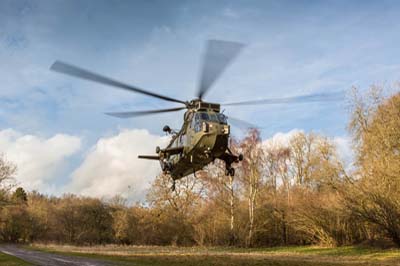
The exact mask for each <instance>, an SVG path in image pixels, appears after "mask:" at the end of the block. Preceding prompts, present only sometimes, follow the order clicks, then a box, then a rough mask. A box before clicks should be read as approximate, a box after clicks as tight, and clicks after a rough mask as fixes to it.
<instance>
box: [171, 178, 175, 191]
mask: <svg viewBox="0 0 400 266" xmlns="http://www.w3.org/2000/svg"><path fill="white" fill-rule="evenodd" d="M171 190H172V191H175V179H173V180H172V186H171Z"/></svg>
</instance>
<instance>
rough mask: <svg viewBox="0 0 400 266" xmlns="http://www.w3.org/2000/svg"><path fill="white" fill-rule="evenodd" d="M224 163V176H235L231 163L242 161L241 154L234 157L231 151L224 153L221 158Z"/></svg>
mask: <svg viewBox="0 0 400 266" xmlns="http://www.w3.org/2000/svg"><path fill="white" fill-rule="evenodd" d="M221 159H222V160H224V161H225V165H226V169H225V175H227V176H234V175H235V168H233V167H232V163H238V162H240V161H242V160H243V154H239V155H234V154H233V153H232V152H231V150H230V149H229V148H228V150H227V151H226V152H225V154H224V155H223V156H222V158H221Z"/></svg>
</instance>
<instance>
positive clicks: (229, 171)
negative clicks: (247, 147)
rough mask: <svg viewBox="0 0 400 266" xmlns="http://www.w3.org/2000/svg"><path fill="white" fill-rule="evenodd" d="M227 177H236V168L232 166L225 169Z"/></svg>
mask: <svg viewBox="0 0 400 266" xmlns="http://www.w3.org/2000/svg"><path fill="white" fill-rule="evenodd" d="M225 175H227V176H235V168H233V167H232V166H230V165H229V166H227V167H226V169H225Z"/></svg>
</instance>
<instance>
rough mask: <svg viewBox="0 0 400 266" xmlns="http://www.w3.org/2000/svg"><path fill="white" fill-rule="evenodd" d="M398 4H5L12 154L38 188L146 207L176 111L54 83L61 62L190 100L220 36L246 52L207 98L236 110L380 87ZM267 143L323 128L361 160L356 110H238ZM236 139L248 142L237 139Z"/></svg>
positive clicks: (4, 144) (3, 145) (388, 74)
mask: <svg viewBox="0 0 400 266" xmlns="http://www.w3.org/2000/svg"><path fill="white" fill-rule="evenodd" d="M399 17H400V4H399V3H398V2H397V1H264V0H261V1H222V0H221V1H172V0H171V1H150V0H143V1H139V0H135V1H111V0H110V1H100V0H96V1H95V0H86V1H73V0H71V1H61V0H51V1H50V0H49V1H43V0H39V1H30V0H26V1H24V0H1V1H0V25H1V26H0V84H1V87H0V152H1V153H3V154H4V155H5V156H6V158H7V159H8V160H10V161H13V162H15V163H16V164H17V166H18V173H17V175H16V180H17V182H18V184H19V185H21V186H23V187H24V188H26V189H27V190H38V191H40V192H43V193H47V194H53V195H61V194H63V193H77V194H82V195H91V196H99V197H112V196H113V195H117V194H118V195H122V196H124V197H127V198H130V199H132V200H143V199H144V197H145V193H146V188H148V186H149V184H150V183H151V182H152V180H153V179H154V177H155V175H157V174H158V173H159V171H160V170H159V165H158V163H157V162H154V161H140V160H138V159H137V155H138V154H141V153H145V154H152V153H154V150H155V146H156V145H161V146H162V145H165V144H166V143H167V142H168V138H167V137H165V136H164V135H163V133H162V127H163V126H164V125H165V124H168V125H170V126H171V127H172V128H179V127H180V125H181V122H182V116H183V113H174V114H162V115H157V116H151V117H143V118H134V119H118V118H114V117H109V116H106V115H104V112H110V111H126V110H141V109H152V108H168V107H174V106H176V105H174V104H173V103H168V102H163V101H160V100H157V99H153V98H149V97H146V96H144V95H139V94H133V93H129V92H126V91H121V90H117V89H113V88H111V87H107V86H104V85H99V84H95V83H91V82H88V81H83V80H78V79H75V78H72V77H69V76H64V75H60V74H58V73H55V72H51V71H50V70H49V67H50V66H51V64H52V63H53V62H54V61H55V60H62V61H66V62H69V63H72V64H74V65H78V66H81V67H83V68H86V69H90V70H92V71H95V72H97V73H101V74H104V75H106V76H109V77H112V78H114V79H117V80H121V81H123V82H126V83H130V84H134V85H137V86H139V87H142V88H146V89H149V90H152V91H154V92H157V93H160V94H164V95H169V96H171V97H175V98H179V99H183V100H190V99H192V98H193V97H194V94H195V92H196V86H197V83H198V74H199V71H200V65H201V58H202V57H201V56H202V54H203V52H204V47H205V43H206V41H207V40H208V39H221V40H229V41H236V42H241V43H243V44H245V48H244V49H243V52H242V53H241V54H240V55H239V56H238V58H237V59H236V60H235V62H234V63H233V64H232V65H231V66H230V67H229V68H228V69H227V71H225V73H224V75H223V76H222V77H221V78H220V79H219V80H217V82H216V83H215V84H214V86H213V88H212V90H211V91H210V92H209V93H208V94H207V96H206V100H209V101H212V102H231V101H241V100H253V99H261V98H268V97H285V96H295V95H300V94H308V93H322V92H336V91H343V90H344V91H348V90H349V89H350V88H351V87H352V86H356V87H359V88H360V89H361V90H366V89H367V88H368V87H369V86H370V85H372V84H391V83H393V82H396V81H398V79H399V73H400V64H399V62H400V57H399V48H398V44H399V43H400V35H399V34H398V33H399V32H400V22H399V19H398V18H399ZM225 113H226V114H227V115H228V116H232V117H236V118H240V119H242V120H246V121H249V122H251V123H253V124H256V125H258V126H259V127H260V129H261V130H262V137H263V139H264V140H268V139H273V138H274V137H275V138H276V137H280V138H281V137H284V136H287V137H288V136H291V135H292V134H293V132H296V131H304V132H310V131H314V132H317V133H321V134H324V135H327V136H329V137H331V138H332V139H333V140H334V141H336V143H337V144H338V146H339V152H340V153H341V156H343V157H345V158H349V156H350V153H351V151H350V148H349V147H350V137H349V135H348V133H347V130H346V124H347V122H348V118H349V110H348V106H347V103H346V102H335V103H332V102H329V103H312V104H291V105H274V106H261V105H260V106H250V107H249V106H239V107H226V108H225ZM233 135H234V136H237V137H240V136H242V135H243V132H242V131H241V130H240V129H234V130H233Z"/></svg>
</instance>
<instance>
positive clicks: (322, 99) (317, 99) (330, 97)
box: [221, 91, 345, 106]
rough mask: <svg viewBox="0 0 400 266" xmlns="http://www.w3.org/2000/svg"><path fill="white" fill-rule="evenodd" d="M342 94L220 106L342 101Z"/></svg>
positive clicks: (315, 95)
mask: <svg viewBox="0 0 400 266" xmlns="http://www.w3.org/2000/svg"><path fill="white" fill-rule="evenodd" d="M344 96H345V93H344V92H342V91H341V92H334V93H315V94H308V95H301V96H294V97H283V98H271V99H261V100H254V101H244V102H234V103H222V104H221V105H225V106H229V105H256V104H282V103H308V102H328V101H329V102H330V101H342V100H344Z"/></svg>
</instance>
